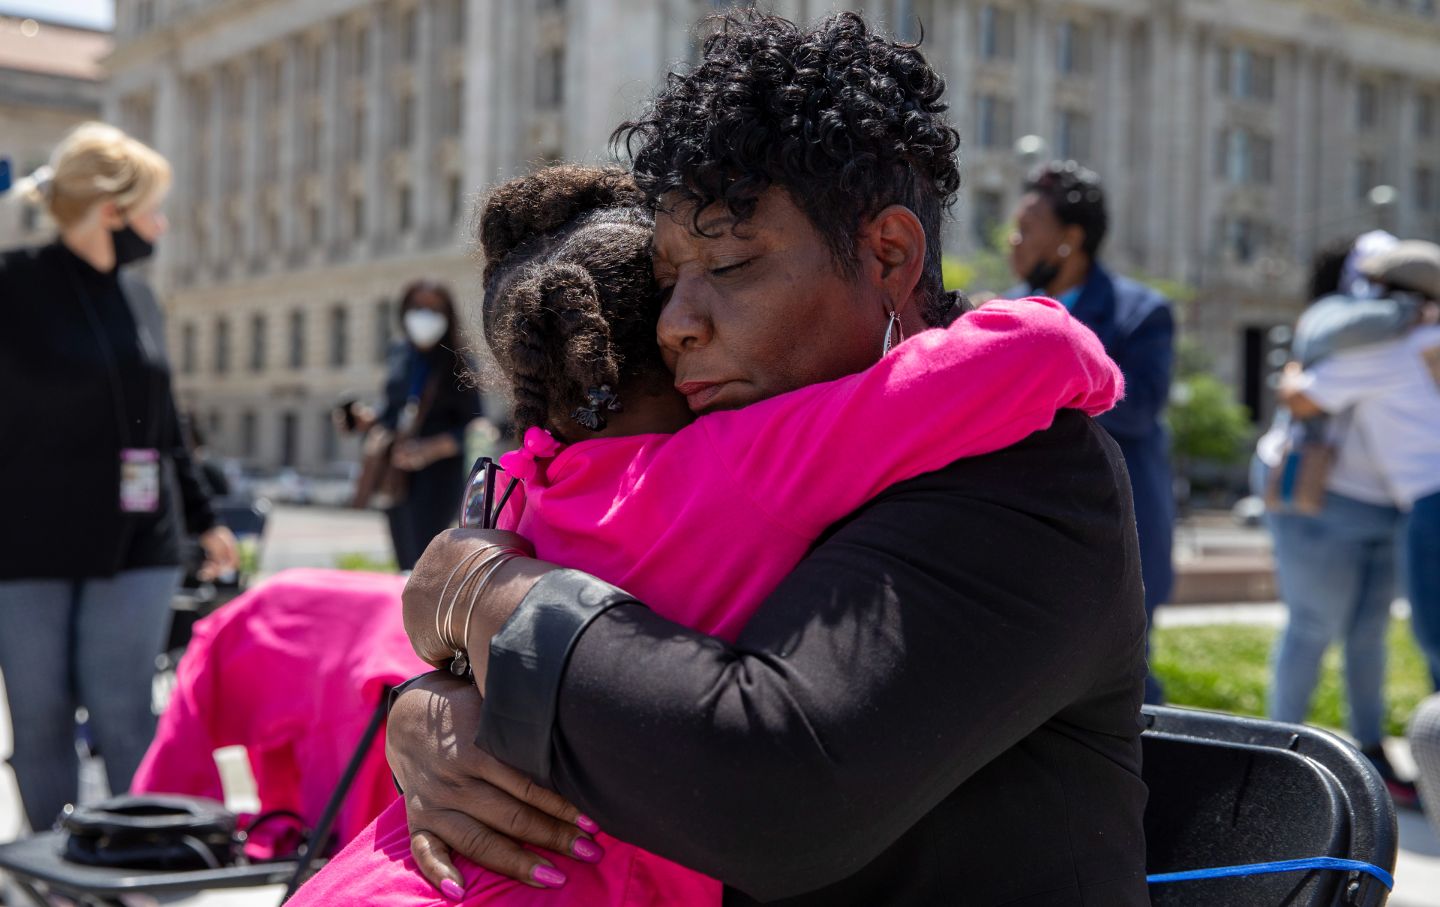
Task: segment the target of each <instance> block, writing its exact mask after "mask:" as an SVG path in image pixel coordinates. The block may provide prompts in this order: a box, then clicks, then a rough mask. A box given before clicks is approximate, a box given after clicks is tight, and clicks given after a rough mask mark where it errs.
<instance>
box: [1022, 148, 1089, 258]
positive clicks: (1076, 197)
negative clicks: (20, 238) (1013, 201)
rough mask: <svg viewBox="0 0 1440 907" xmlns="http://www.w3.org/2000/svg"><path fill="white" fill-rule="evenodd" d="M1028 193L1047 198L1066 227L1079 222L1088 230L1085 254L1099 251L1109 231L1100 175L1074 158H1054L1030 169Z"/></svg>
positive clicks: (1026, 183) (1084, 247)
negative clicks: (1061, 159) (1076, 161)
mask: <svg viewBox="0 0 1440 907" xmlns="http://www.w3.org/2000/svg"><path fill="white" fill-rule="evenodd" d="M1025 192H1026V193H1030V192H1033V193H1035V194H1036V195H1038V196H1040V197H1041V198H1043V199H1045V201H1046V203H1047V204H1049V205H1050V210H1052V211H1054V212H1055V216H1056V217H1057V218H1059V220H1060V223H1062V224H1064V225H1065V226H1067V227H1068V226H1070V225H1071V224H1076V225H1078V226H1079V227H1080V229H1081V230H1084V231H1085V243H1084V245H1083V246H1082V248H1083V249H1084V250H1085V254H1086V255H1088V256H1090V257H1091V258H1094V257H1096V256H1097V255H1098V254H1100V244H1101V243H1103V242H1104V241H1105V234H1106V233H1108V232H1109V230H1110V214H1109V212H1108V211H1106V209H1105V187H1104V186H1102V185H1101V184H1100V176H1099V174H1097V173H1096V172H1095V171H1093V170H1087V169H1086V168H1084V167H1082V166H1080V165H1079V164H1077V163H1075V162H1074V161H1051V162H1049V163H1048V164H1041V165H1040V166H1039V167H1036V168H1035V169H1034V170H1033V171H1031V173H1030V175H1029V176H1028V177H1027V178H1026V180H1025Z"/></svg>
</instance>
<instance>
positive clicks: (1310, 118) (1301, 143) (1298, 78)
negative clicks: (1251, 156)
mask: <svg viewBox="0 0 1440 907" xmlns="http://www.w3.org/2000/svg"><path fill="white" fill-rule="evenodd" d="M1290 60H1291V62H1290V67H1289V70H1290V74H1291V75H1290V82H1291V85H1292V88H1291V92H1290V95H1291V98H1292V100H1293V102H1294V106H1293V108H1292V110H1291V113H1292V116H1291V118H1290V122H1289V123H1288V124H1287V125H1286V128H1285V133H1286V135H1284V136H1277V139H1279V141H1277V142H1276V143H1275V152H1276V153H1275V160H1274V165H1275V178H1276V181H1277V182H1278V181H1279V180H1281V179H1285V178H1286V177H1285V174H1284V173H1283V167H1281V166H1280V164H1281V162H1282V161H1286V160H1288V161H1291V162H1292V166H1293V168H1294V169H1293V172H1292V173H1290V174H1289V189H1290V205H1289V207H1288V210H1289V211H1290V224H1289V231H1290V256H1291V258H1292V260H1294V261H1297V262H1307V261H1309V260H1310V256H1311V255H1313V254H1314V249H1315V245H1314V243H1315V237H1314V235H1313V228H1312V224H1314V223H1315V221H1316V219H1317V218H1318V217H1320V216H1321V214H1320V212H1321V210H1322V209H1323V208H1325V207H1328V205H1327V204H1325V201H1324V200H1325V199H1326V197H1327V195H1326V194H1322V192H1321V191H1320V190H1321V187H1320V183H1319V173H1320V168H1319V163H1320V135H1319V129H1320V122H1319V117H1317V116H1316V110H1315V100H1316V94H1317V84H1316V83H1317V82H1318V81H1319V73H1318V72H1317V70H1316V65H1315V51H1314V48H1312V47H1310V46H1309V45H1306V44H1301V45H1299V46H1297V47H1296V48H1295V49H1294V50H1293V51H1292V53H1291V55H1290Z"/></svg>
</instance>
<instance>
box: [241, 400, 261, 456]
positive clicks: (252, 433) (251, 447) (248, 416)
mask: <svg viewBox="0 0 1440 907" xmlns="http://www.w3.org/2000/svg"><path fill="white" fill-rule="evenodd" d="M258 427H259V426H258V421H257V419H256V417H255V411H254V410H252V409H247V410H245V412H243V413H241V414H240V455H241V456H242V457H244V458H245V459H247V460H249V459H253V458H254V457H255V452H256V451H257V450H259V448H260V445H259V443H258V441H259V438H258V437H257V435H258V434H259V432H258V431H257V429H258Z"/></svg>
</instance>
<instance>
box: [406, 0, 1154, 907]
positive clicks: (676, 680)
mask: <svg viewBox="0 0 1440 907" xmlns="http://www.w3.org/2000/svg"><path fill="white" fill-rule="evenodd" d="M943 96H944V85H943V82H942V81H941V79H940V78H939V77H938V76H937V75H936V73H935V72H934V71H933V70H932V69H931V68H930V66H929V65H928V64H927V63H926V62H925V59H924V57H923V56H922V55H921V54H920V53H919V51H918V50H917V49H916V48H915V47H914V46H911V45H905V44H899V43H896V42H894V41H892V40H889V39H887V38H885V37H883V36H881V35H878V34H876V33H874V32H872V31H871V30H870V29H869V28H868V27H867V26H866V24H865V22H864V21H863V20H862V19H861V18H860V17H859V16H857V15H855V14H851V13H842V14H838V15H835V16H832V17H829V18H827V19H825V20H823V21H822V22H820V23H819V24H817V25H816V26H814V27H811V28H801V27H798V26H796V25H795V24H793V23H791V22H788V21H786V20H784V19H780V18H776V17H772V16H765V15H760V14H758V13H735V14H731V15H729V16H727V17H725V18H724V19H723V20H721V23H720V28H719V29H718V31H717V32H716V33H715V34H714V35H713V36H712V37H710V38H709V39H708V40H707V42H706V44H705V49H704V55H703V57H702V59H701V61H700V63H699V64H698V65H697V66H695V67H694V68H693V69H690V70H688V71H686V72H684V73H672V74H671V75H670V76H669V79H668V81H667V83H666V85H665V87H664V88H663V89H662V90H661V91H660V93H659V94H658V96H657V97H656V99H655V101H654V104H653V106H652V107H651V109H650V110H649V111H647V112H646V113H645V114H644V115H643V116H641V117H640V118H639V119H637V120H635V121H633V122H631V123H627V124H625V125H624V126H623V127H622V128H621V130H620V132H619V133H618V137H619V139H620V140H621V143H622V144H623V145H625V147H626V148H628V150H629V151H630V153H631V157H632V160H633V167H634V174H635V179H636V182H637V183H638V184H639V186H640V188H641V189H643V190H644V191H645V194H646V196H647V199H648V202H649V204H651V205H652V206H654V207H655V208H656V211H657V216H656V221H655V243H654V266H655V276H656V279H657V281H658V284H659V287H660V289H661V302H662V308H661V310H660V315H659V325H658V335H659V340H660V346H661V351H662V353H663V355H664V359H665V363H666V365H667V366H669V367H670V368H671V370H672V371H673V372H674V375H675V383H676V388H677V389H678V390H679V391H680V392H681V393H682V394H683V395H684V396H685V398H686V400H687V402H688V404H689V408H690V410H691V411H692V412H695V413H698V414H706V413H712V412H716V411H719V410H734V409H740V408H742V407H748V406H751V405H759V406H770V405H773V404H774V403H775V402H778V401H773V400H772V399H771V398H774V397H776V396H777V395H780V394H784V393H786V392H789V391H794V390H797V389H800V388H806V387H808V386H810V385H814V384H817V383H820V382H825V381H830V380H832V379H839V378H842V377H845V376H849V375H853V374H855V373H857V372H861V371H863V370H865V369H867V368H869V367H871V366H873V365H875V363H876V362H877V360H879V358H880V357H881V356H882V355H883V352H884V351H885V350H887V349H889V347H890V346H891V345H892V343H893V342H895V341H896V340H898V339H899V338H900V337H901V336H907V335H913V334H915V333H918V332H921V331H924V330H925V329H926V328H927V327H928V326H932V325H938V324H943V323H946V322H948V321H950V320H951V319H953V317H954V316H955V315H956V314H957V313H958V311H959V310H960V309H962V308H963V305H962V304H961V303H959V302H958V300H957V298H956V297H954V296H950V295H947V294H946V293H945V292H944V291H943V289H942V285H941V281H940V268H939V261H940V258H939V248H940V221H941V215H942V213H943V212H944V210H945V208H946V206H947V205H948V204H949V203H950V202H951V200H952V199H953V196H954V193H955V190H956V187H957V186H958V184H959V172H958V169H957V165H956V160H955V152H956V149H957V146H958V136H957V135H956V133H955V131H954V130H953V129H952V128H951V127H950V126H949V124H948V123H947V121H946V119H945V116H944V112H945V105H944V102H943ZM954 393H955V394H957V395H963V394H965V393H966V388H965V387H964V386H957V387H955V388H954ZM934 405H935V406H936V407H943V406H945V400H944V399H936V400H935V401H934ZM799 421H804V420H799ZM857 421H860V422H861V424H855V425H854V426H853V427H852V429H853V431H855V432H867V431H871V430H873V429H872V426H871V425H868V424H863V420H857ZM795 430H796V431H801V430H804V429H802V428H801V427H800V426H799V425H798V424H797V426H796V428H795ZM757 455H760V456H763V455H764V451H763V450H760V451H757ZM796 478H797V480H798V481H803V476H797V477H796ZM777 518H779V519H781V520H784V519H785V514H784V513H781V514H778V515H777ZM1134 525H1135V524H1134V518H1133V509H1132V505H1131V500H1130V493H1129V488H1128V483H1127V481H1126V479H1125V472H1124V466H1123V463H1122V461H1121V459H1120V454H1119V451H1118V449H1117V448H1116V446H1115V444H1114V442H1113V441H1112V440H1110V439H1109V437H1108V436H1107V435H1106V434H1105V432H1104V431H1103V430H1102V429H1100V428H1099V427H1098V426H1097V425H1096V424H1095V423H1094V422H1093V421H1092V420H1090V419H1089V418H1087V417H1086V416H1084V415H1082V414H1078V413H1061V414H1059V415H1057V416H1056V418H1055V421H1054V424H1053V426H1052V427H1051V428H1049V429H1046V430H1044V431H1039V432H1036V433H1035V434H1033V435H1031V436H1029V437H1028V438H1026V439H1025V440H1024V441H1022V442H1020V443H1019V444H1016V445H1013V446H1011V447H1009V448H1006V449H1004V450H1000V451H998V452H996V453H993V454H989V455H987V456H983V457H977V458H973V459H969V460H959V461H956V462H954V463H951V464H950V465H948V466H945V467H943V468H941V469H939V470H936V471H934V472H930V473H927V474H925V475H921V476H919V477H918V478H913V479H908V480H905V481H899V482H896V483H895V484H893V485H891V486H890V487H888V488H885V489H883V490H881V491H879V492H878V494H876V495H875V496H874V497H873V498H872V499H871V500H870V501H869V503H867V504H865V505H864V506H861V507H860V508H859V509H858V510H856V511H855V512H854V513H852V514H851V515H849V516H848V517H846V518H844V519H842V520H840V521H839V522H837V523H836V524H834V525H833V526H831V527H830V528H829V529H828V530H827V532H826V533H825V534H824V535H823V536H822V537H821V539H820V540H819V541H818V542H817V543H816V544H815V545H814V547H813V549H812V550H811V551H810V553H809V555H808V556H807V557H806V558H805V559H804V560H803V561H801V563H800V564H799V565H798V566H797V567H796V568H795V569H794V570H793V571H792V572H791V573H790V574H789V575H788V576H787V577H786V578H785V579H784V580H782V581H781V582H780V585H779V586H778V588H777V589H776V590H775V591H774V592H773V593H772V594H770V595H769V596H768V597H767V598H766V599H765V600H764V601H763V602H762V603H761V604H760V606H759V608H758V610H757V611H756V612H755V614H754V616H753V617H752V618H751V619H750V620H749V622H748V624H746V626H745V628H744V629H743V630H742V631H741V632H740V633H739V635H738V637H737V638H736V639H734V640H733V641H727V640H724V639H719V638H714V637H710V636H705V635H703V634H701V633H698V632H695V631H694V630H691V629H688V628H686V627H684V626H682V625H680V624H678V623H675V622H671V621H669V620H666V619H664V618H663V617H661V616H660V615H659V614H657V613H655V612H653V611H651V610H650V609H648V608H646V607H645V606H644V605H642V604H641V603H640V602H638V601H637V600H636V599H635V598H634V597H632V596H630V595H628V594H626V593H625V592H622V591H621V590H619V589H616V588H614V587H612V586H609V585H607V584H606V583H604V582H602V581H600V580H598V579H596V578H594V577H592V576H588V575H586V574H583V573H580V572H577V571H573V570H556V569H554V568H553V565H550V564H545V563H541V562H538V561H534V560H531V559H528V558H525V557H510V555H511V553H512V552H510V551H509V550H508V546H515V547H518V546H522V545H523V544H524V542H523V541H522V540H520V539H519V538H518V537H517V536H514V535H510V534H504V533H500V534H496V533H493V532H483V531H476V530H455V531H452V532H449V533H446V534H444V535H442V536H441V537H440V538H439V539H437V540H436V542H435V543H434V544H433V545H432V546H431V548H430V549H429V550H428V551H427V552H426V554H425V556H424V557H422V558H421V560H420V562H419V563H418V564H417V566H416V572H415V574H414V576H413V577H412V579H411V582H410V584H409V586H408V587H407V590H406V596H405V599H406V600H405V605H406V611H407V621H406V622H407V626H419V625H420V624H421V623H423V620H421V616H422V615H428V616H431V618H432V619H433V615H435V614H436V607H437V603H438V602H439V601H440V600H443V598H444V594H445V590H444V586H445V579H446V577H447V576H450V575H453V574H454V572H455V570H456V569H457V567H458V566H463V563H464V562H466V561H467V560H469V561H471V562H473V559H474V558H475V557H479V556H487V557H488V556H490V555H486V554H485V552H486V551H487V550H499V551H502V552H504V553H505V556H506V557H510V559H508V560H504V561H503V562H501V563H500V565H499V566H498V567H497V568H496V573H495V576H494V577H493V578H492V579H493V581H492V582H490V583H489V585H488V586H486V588H485V592H484V594H477V595H474V596H473V597H471V598H470V600H469V606H470V611H469V612H468V613H467V616H466V619H465V621H464V623H465V625H466V647H467V650H468V652H469V655H470V658H471V662H472V666H473V668H474V680H475V682H474V683H473V684H472V683H470V682H467V681H464V680H459V679H457V678H454V677H449V676H448V675H427V677H425V678H423V679H421V680H419V681H417V682H414V683H412V684H411V685H409V686H408V687H407V689H406V690H405V691H403V692H402V693H401V694H400V696H399V697H398V698H397V701H396V703H395V706H394V709H393V710H392V712H391V716H390V724H389V731H388V744H389V745H388V754H389V757H390V762H391V766H392V767H393V769H394V770H395V773H396V777H397V780H398V782H399V783H400V785H401V786H402V787H403V788H404V790H405V803H406V807H407V809H408V812H409V824H410V831H411V834H412V846H413V849H414V853H415V858H416V861H417V863H418V866H419V868H420V870H421V871H422V872H423V873H424V874H425V875H426V877H428V878H429V879H430V880H431V881H432V882H434V883H436V884H437V885H440V887H441V888H442V890H443V891H445V892H446V894H447V895H448V896H450V897H452V899H456V900H458V899H462V898H463V899H465V902H466V903H485V902H486V901H485V900H484V895H483V893H480V892H466V891H463V890H462V888H461V882H462V881H463V880H462V879H461V877H460V875H459V874H458V873H456V871H455V869H454V867H453V866H451V865H450V860H449V850H448V848H449V847H451V846H453V847H455V848H456V849H457V851H458V852H459V853H461V854H463V855H465V856H468V857H470V858H471V859H473V860H475V861H476V862H478V863H480V864H481V865H483V866H486V867H488V868H491V869H494V870H496V871H497V872H501V873H504V874H506V875H510V876H512V877H514V878H517V879H520V880H523V881H528V882H531V883H532V884H536V883H537V882H538V883H544V880H543V879H541V877H540V876H539V875H537V874H536V867H537V866H541V865H543V861H542V860H541V859H540V858H539V856H538V855H537V854H536V853H535V852H534V851H533V850H529V849H525V848H522V847H521V846H519V845H520V844H529V845H532V846H535V847H541V848H548V849H550V850H552V851H556V852H560V853H565V852H570V853H576V854H579V853H580V850H579V849H577V847H576V844H577V842H581V841H585V840H588V839H587V838H586V836H585V835H584V834H582V830H583V831H584V832H587V833H593V832H594V831H596V830H597V829H598V828H601V827H603V828H604V829H605V830H606V831H607V832H609V833H611V834H613V835H616V836H617V837H619V838H620V839H622V840H626V841H631V842H633V843H635V844H637V845H639V846H641V847H644V848H646V849H647V850H650V851H653V852H655V853H658V854H660V855H662V856H664V857H667V858H669V859H672V860H675V861H677V862H679V863H681V864H684V865H685V866H688V867H691V868H694V869H697V870H699V871H702V872H705V873H707V874H710V875H713V876H715V877H717V878H719V879H720V880H721V881H723V882H724V883H725V885H726V886H727V887H726V890H725V893H724V903H726V904H751V903H760V902H764V903H783V904H796V905H799V904H826V905H846V904H854V905H875V904H900V905H908V904H917V905H918V904H955V903H963V904H966V905H971V907H976V905H979V907H983V905H1001V904H1009V905H1019V904H1024V905H1028V907H1040V905H1062V904H1064V905H1072V904H1081V903H1087V904H1106V905H1117V907H1138V905H1142V904H1148V903H1149V900H1148V895H1147V890H1146V884H1145V873H1144V864H1145V845H1144V834H1143V827H1142V821H1141V819H1142V814H1143V811H1144V805H1145V797H1146V791H1145V785H1144V783H1143V781H1142V780H1141V778H1140V770H1139V769H1140V741H1139V722H1138V710H1139V705H1140V700H1141V696H1142V692H1143V681H1144V676H1145V659H1144V639H1145V632H1144V631H1145V615H1144V608H1143V592H1142V589H1141V582H1140V574H1139V553H1138V549H1137V543H1136V536H1135V528H1134ZM692 567H693V571H694V572H695V573H696V575H697V576H698V575H700V574H703V573H705V572H706V570H707V563H706V561H705V560H704V559H697V560H696V562H695V563H694V564H693V565H692ZM477 686H478V687H479V690H477V689H476V687H477ZM482 696H483V700H482ZM471 740H474V741H475V744H476V745H471V744H470V743H469V741H471ZM547 788H553V789H554V791H558V792H559V794H558V795H557V794H556V793H554V792H552V791H551V790H548V789H547ZM560 795H563V797H565V798H569V801H573V802H567V800H565V799H562V797H561V796H560ZM582 809H583V811H584V812H583V814H582V813H581V810H582ZM591 817H593V818H591ZM596 823H598V825H597V824H596ZM581 847H582V848H583V849H584V850H586V851H587V852H589V851H590V848H589V847H585V846H584V845H583V844H582V845H581ZM592 856H594V857H595V858H597V859H606V857H605V856H604V855H603V854H593V853H592ZM547 878H548V876H547ZM559 883H561V884H563V879H562V880H559ZM541 894H543V893H537V899H536V902H537V903H540V902H541V900H540V895H541ZM506 903H512V902H510V901H507V902H506Z"/></svg>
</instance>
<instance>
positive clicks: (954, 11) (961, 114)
mask: <svg viewBox="0 0 1440 907" xmlns="http://www.w3.org/2000/svg"><path fill="white" fill-rule="evenodd" d="M947 6H948V9H947ZM935 11H936V13H937V14H939V15H944V14H945V13H947V12H948V13H949V15H948V16H946V26H947V27H946V32H947V34H948V37H947V38H946V39H945V42H944V44H943V45H942V44H941V43H940V42H938V41H937V42H936V47H935V49H934V51H933V52H935V53H944V54H945V61H946V62H945V87H946V91H945V93H946V94H947V95H949V99H950V122H951V123H952V124H953V125H954V126H955V128H956V129H958V130H960V166H961V176H962V177H963V178H962V179H961V180H960V193H959V196H958V197H957V199H956V203H955V207H954V209H953V214H954V216H955V222H954V224H953V225H952V227H951V230H950V237H951V242H950V243H949V246H948V249H949V251H950V252H951V253H952V254H955V255H961V256H964V255H967V254H969V253H970V252H972V251H973V250H974V248H975V239H974V236H973V235H972V231H971V229H970V224H971V220H972V218H973V217H974V210H975V203H974V197H975V196H974V191H975V190H974V181H973V180H971V179H970V173H969V172H968V171H969V168H968V167H967V166H966V162H967V161H968V160H970V158H971V156H972V155H973V153H974V150H975V148H976V147H977V142H976V139H977V135H976V128H975V127H976V125H977V122H976V117H975V66H976V59H977V58H978V56H979V55H978V54H977V53H976V52H975V50H976V44H975V7H974V4H972V3H971V2H969V0H959V2H955V3H949V4H946V3H937V4H936V5H935ZM942 48H943V50H942Z"/></svg>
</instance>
